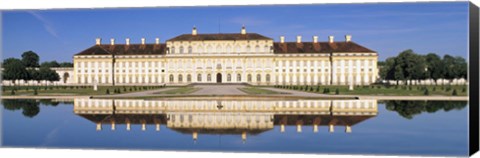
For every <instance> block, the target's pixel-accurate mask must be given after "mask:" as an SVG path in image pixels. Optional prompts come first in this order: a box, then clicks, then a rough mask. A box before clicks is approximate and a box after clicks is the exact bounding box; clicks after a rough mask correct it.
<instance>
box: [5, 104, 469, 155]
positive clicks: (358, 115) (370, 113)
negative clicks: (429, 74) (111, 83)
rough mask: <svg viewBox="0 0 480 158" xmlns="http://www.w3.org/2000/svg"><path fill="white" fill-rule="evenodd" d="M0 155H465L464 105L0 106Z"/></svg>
mask: <svg viewBox="0 0 480 158" xmlns="http://www.w3.org/2000/svg"><path fill="white" fill-rule="evenodd" d="M2 106H3V108H2V109H3V111H2V146H8V147H40V148H89V149H139V150H189V151H236V152H283V153H336V154H382V155H384V154H387V155H389V154H396V155H399V154H400V155H450V156H466V155H467V154H468V123H467V121H468V119H467V117H468V116H467V114H468V110H467V109H468V102H461V101H377V100H121V99H115V100H109V99H75V100H70V101H57V100H2Z"/></svg>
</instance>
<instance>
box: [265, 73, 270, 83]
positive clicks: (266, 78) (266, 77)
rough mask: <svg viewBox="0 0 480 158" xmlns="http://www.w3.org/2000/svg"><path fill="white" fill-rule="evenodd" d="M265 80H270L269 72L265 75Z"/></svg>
mask: <svg viewBox="0 0 480 158" xmlns="http://www.w3.org/2000/svg"><path fill="white" fill-rule="evenodd" d="M265 81H267V82H270V74H267V76H265Z"/></svg>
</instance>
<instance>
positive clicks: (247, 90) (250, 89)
mask: <svg viewBox="0 0 480 158" xmlns="http://www.w3.org/2000/svg"><path fill="white" fill-rule="evenodd" d="M239 90H241V91H243V92H245V93H247V94H280V93H279V92H275V91H271V90H267V89H262V88H259V87H245V88H239Z"/></svg>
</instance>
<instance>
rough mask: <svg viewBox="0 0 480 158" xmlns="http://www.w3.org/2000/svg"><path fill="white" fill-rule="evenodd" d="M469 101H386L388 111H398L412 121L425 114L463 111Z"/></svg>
mask: <svg viewBox="0 0 480 158" xmlns="http://www.w3.org/2000/svg"><path fill="white" fill-rule="evenodd" d="M467 103H468V102H467V101H397V100H392V101H386V102H385V105H386V109H387V110H390V111H396V112H397V113H398V114H399V115H400V116H402V117H404V118H407V119H412V118H413V116H415V115H418V114H421V113H423V112H428V113H434V112H437V111H439V110H443V111H450V110H453V109H455V110H461V109H463V108H465V107H466V106H467Z"/></svg>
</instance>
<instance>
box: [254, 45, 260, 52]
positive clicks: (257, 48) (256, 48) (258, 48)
mask: <svg viewBox="0 0 480 158" xmlns="http://www.w3.org/2000/svg"><path fill="white" fill-rule="evenodd" d="M258 52H260V46H258V45H257V46H255V53H258Z"/></svg>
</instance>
